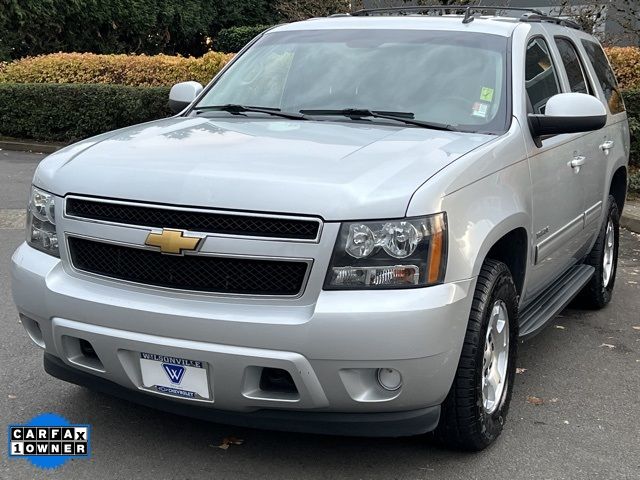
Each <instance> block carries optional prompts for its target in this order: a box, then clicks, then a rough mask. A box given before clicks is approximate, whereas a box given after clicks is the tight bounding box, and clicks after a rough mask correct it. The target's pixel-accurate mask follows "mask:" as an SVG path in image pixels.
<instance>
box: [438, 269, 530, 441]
mask: <svg viewBox="0 0 640 480" xmlns="http://www.w3.org/2000/svg"><path fill="white" fill-rule="evenodd" d="M517 345H518V294H517V291H516V288H515V284H514V282H513V278H512V276H511V273H510V271H509V269H508V268H507V266H506V265H505V264H504V263H502V262H498V261H495V260H486V261H485V263H484V265H483V266H482V270H481V271H480V275H479V277H478V283H477V286H476V290H475V294H474V298H473V305H472V307H471V314H470V316H469V323H468V326H467V332H466V335H465V340H464V345H463V347H462V354H461V357H460V363H459V364H458V370H457V372H456V376H455V379H454V381H453V385H452V386H451V390H450V391H449V394H448V395H447V398H446V399H445V401H444V403H443V404H442V412H441V416H440V423H439V425H438V427H437V428H436V432H435V435H436V438H438V439H439V440H440V441H442V442H443V443H444V444H445V445H447V446H449V447H453V448H459V449H464V450H475V451H477V450H482V449H484V448H486V447H487V446H489V445H490V444H491V443H492V442H493V441H494V440H495V439H496V438H497V437H498V436H499V435H500V433H501V432H502V427H503V425H504V421H505V418H506V415H507V410H508V408H509V402H510V400H511V391H512V388H513V380H514V376H515V359H516V350H517Z"/></svg>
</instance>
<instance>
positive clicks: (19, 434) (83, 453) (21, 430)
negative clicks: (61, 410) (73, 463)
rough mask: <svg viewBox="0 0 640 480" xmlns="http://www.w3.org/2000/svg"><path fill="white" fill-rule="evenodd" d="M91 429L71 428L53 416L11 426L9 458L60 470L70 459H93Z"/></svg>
mask: <svg viewBox="0 0 640 480" xmlns="http://www.w3.org/2000/svg"><path fill="white" fill-rule="evenodd" d="M90 435H91V427H90V426H89V425H72V424H71V423H69V421H68V420H67V419H65V418H64V417H61V416H59V415H55V414H53V413H45V414H42V415H38V416H37V417H34V418H32V419H31V420H30V421H29V422H28V423H26V424H24V425H9V431H8V436H9V439H8V440H9V441H8V443H9V445H8V447H9V458H26V459H27V460H29V461H30V462H31V463H32V464H33V465H35V466H36V467H39V468H57V467H60V466H62V465H63V464H64V463H65V462H66V461H67V460H69V459H71V458H89V456H90V455H91V442H90Z"/></svg>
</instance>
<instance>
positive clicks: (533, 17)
mask: <svg viewBox="0 0 640 480" xmlns="http://www.w3.org/2000/svg"><path fill="white" fill-rule="evenodd" d="M451 11H453V12H455V11H460V12H461V11H464V18H463V20H462V23H471V22H473V19H474V16H473V15H474V14H475V13H482V12H486V11H493V12H494V15H496V16H499V15H497V12H500V11H512V12H524V14H523V15H522V16H521V17H520V19H519V20H520V21H521V22H549V23H555V24H558V25H562V26H565V27H570V28H575V29H577V30H582V28H581V27H580V25H579V24H578V23H576V22H574V21H572V20H566V19H562V18H558V17H552V16H549V15H546V14H545V13H544V12H542V11H540V10H537V9H535V8H525V7H509V6H497V5H433V6H429V5H424V6H413V5H410V6H406V7H383V8H369V9H362V10H357V11H355V12H353V13H351V16H355V17H368V16H371V15H384V14H396V15H407V14H412V13H413V14H421V13H429V12H440V15H442V14H443V13H446V12H451Z"/></svg>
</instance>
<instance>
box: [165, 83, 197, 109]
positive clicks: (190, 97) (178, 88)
mask: <svg viewBox="0 0 640 480" xmlns="http://www.w3.org/2000/svg"><path fill="white" fill-rule="evenodd" d="M202 90H204V87H203V86H202V85H200V84H199V83H198V82H182V83H176V84H175V85H174V86H173V87H171V91H170V92H169V108H170V109H171V111H172V112H173V113H180V112H181V111H182V110H184V109H185V108H187V107H188V106H189V105H190V104H191V102H193V101H194V100H195V99H196V97H197V96H198V95H200V93H202Z"/></svg>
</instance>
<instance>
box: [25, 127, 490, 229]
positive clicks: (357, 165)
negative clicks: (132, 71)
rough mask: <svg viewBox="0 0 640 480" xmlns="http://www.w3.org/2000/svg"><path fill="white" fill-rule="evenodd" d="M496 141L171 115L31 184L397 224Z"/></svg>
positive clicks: (71, 153)
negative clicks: (417, 195) (421, 192)
mask: <svg viewBox="0 0 640 480" xmlns="http://www.w3.org/2000/svg"><path fill="white" fill-rule="evenodd" d="M492 138H495V137H493V136H490V135H480V134H470V133H455V132H444V131H437V130H428V129H423V128H399V127H397V126H386V125H373V124H371V125H367V124H366V123H360V122H358V123H356V122H353V123H349V122H333V121H306V122H305V121H302V122H301V121H287V120H282V119H235V118H234V119H231V118H229V119H227V118H224V119H220V118H215V119H214V118H191V117H189V118H181V117H174V118H170V119H166V120H160V121H156V122H151V123H147V124H143V125H137V126H134V127H129V128H126V129H122V130H118V131H115V132H111V133H108V134H103V135H100V136H98V137H94V138H92V139H89V140H85V141H84V142H80V143H78V144H75V145H72V146H70V147H67V148H66V149H63V150H60V151H59V152H57V153H55V154H53V155H51V156H49V157H47V158H46V159H45V160H44V161H43V162H42V163H41V164H40V166H39V168H38V170H37V172H36V176H35V179H34V183H35V184H36V185H38V186H39V187H41V188H44V189H46V190H49V191H51V192H52V193H55V194H57V195H61V196H63V195H66V194H69V193H74V194H84V195H91V196H97V197H108V198H115V199H122V200H135V201H144V202H157V203H165V204H174V205H183V206H197V207H211V208H218V209H231V210H246V211H254V212H274V213H290V214H300V215H316V216H321V217H322V218H324V219H325V220H348V219H363V220H364V219H372V218H394V217H403V216H404V215H405V212H406V209H407V206H408V204H409V201H410V199H411V196H412V195H413V193H414V192H415V191H416V189H417V188H418V187H419V186H420V185H422V184H423V183H424V182H425V181H427V180H428V179H429V178H430V177H431V176H433V175H434V174H435V173H437V172H438V171H439V170H441V169H442V168H444V167H445V166H446V165H448V164H449V163H451V162H452V161H454V160H455V159H456V158H458V157H460V156H461V155H464V154H465V153H467V152H469V151H471V150H473V149H475V148H477V147H478V146H480V145H482V144H483V143H486V142H488V141H489V140H491V139H492Z"/></svg>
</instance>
